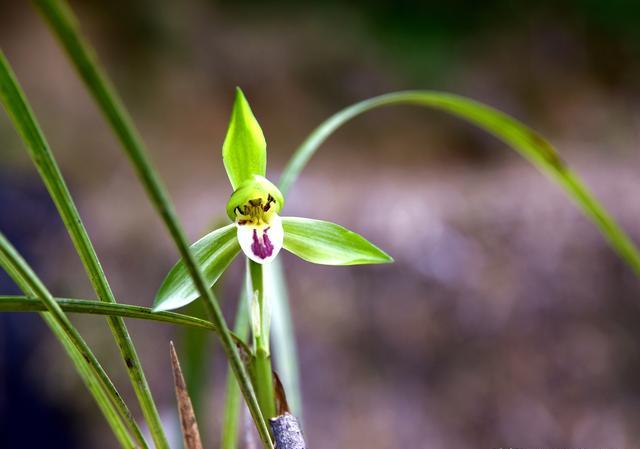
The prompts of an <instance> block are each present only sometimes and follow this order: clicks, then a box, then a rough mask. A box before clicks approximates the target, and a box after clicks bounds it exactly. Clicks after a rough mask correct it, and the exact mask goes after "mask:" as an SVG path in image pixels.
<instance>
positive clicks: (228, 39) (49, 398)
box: [0, 0, 640, 449]
mask: <svg viewBox="0 0 640 449" xmlns="http://www.w3.org/2000/svg"><path fill="white" fill-rule="evenodd" d="M72 5H73V7H74V9H75V11H76V12H77V14H78V16H79V18H80V22H81V24H82V27H83V29H84V31H85V32H86V33H87V35H88V36H89V37H90V39H91V41H92V43H93V44H94V45H95V46H96V48H97V50H98V53H99V55H100V58H101V59H102V61H103V62H104V64H105V66H106V68H107V70H108V72H109V74H110V75H111V77H112V78H113V80H114V82H115V84H116V85H117V87H118V89H119V91H120V93H121V95H122V96H123V98H124V100H125V103H126V104H127V106H128V108H129V109H130V112H131V113H132V115H133V117H134V119H135V121H136V123H137V125H138V126H139V129H140V131H141V133H142V135H143V136H144V139H145V141H146V143H147V144H148V147H149V149H150V151H151V156H152V158H153V161H154V162H155V163H156V165H157V167H158V168H159V171H160V174H161V176H162V178H163V179H164V180H165V181H166V182H167V185H168V187H169V190H170V192H171V195H172V197H173V199H174V200H175V203H176V207H177V210H178V213H179V215H180V217H181V218H182V220H183V223H184V226H185V227H186V229H187V231H188V234H189V237H190V238H191V239H192V240H195V239H197V238H198V237H199V236H201V235H202V234H204V232H205V231H206V230H207V229H208V227H209V226H210V225H211V223H212V222H214V221H217V220H220V219H222V218H223V215H224V205H225V203H226V199H227V197H228V195H229V194H230V193H231V192H230V187H229V185H228V182H227V179H226V175H225V173H224V169H223V165H222V160H221V155H220V150H221V145H222V141H223V138H224V133H225V130H226V125H227V121H228V116H229V113H230V109H231V102H232V98H233V89H234V87H235V86H236V85H238V86H240V87H242V88H243V90H244V92H245V94H246V95H247V97H248V99H249V101H250V103H251V105H252V108H253V110H254V113H255V115H256V116H257V118H258V120H259V121H260V123H261V125H262V127H263V130H264V132H265V136H266V138H267V142H268V148H269V164H268V167H269V176H270V177H271V178H272V179H277V177H278V176H279V173H280V171H281V170H282V168H283V166H284V164H285V163H286V161H287V159H288V157H289V156H290V155H291V153H292V152H293V150H294V149H295V148H296V146H297V145H298V144H299V143H300V142H301V141H302V140H303V139H304V137H305V136H306V135H307V134H308V133H309V132H310V131H311V130H312V129H313V128H314V127H315V126H316V125H318V124H319V123H320V122H321V121H322V120H323V119H325V118H327V117H328V116H329V115H330V114H332V113H333V112H336V111H338V110H339V109H340V108H342V107H345V106H347V105H349V104H351V103H353V102H355V101H358V100H361V99H364V98H367V97H370V96H374V95H377V94H381V93H385V92H389V91H394V90H402V89H413V88H425V89H435V90H446V91H450V92H453V93H458V94H462V95H467V96H469V97H471V98H474V99H476V100H480V101H484V102H486V103H488V104H490V105H492V106H495V107H497V108H499V109H501V110H503V111H505V112H507V113H509V114H511V115H514V116H515V117H517V118H519V119H520V120H522V121H524V122H525V123H527V124H529V125H530V126H531V127H533V128H534V129H536V130H538V131H539V132H541V133H542V134H543V135H544V136H545V137H547V138H548V139H549V140H550V141H552V142H553V143H554V144H555V145H556V146H557V148H559V150H560V151H561V153H562V156H563V157H564V158H565V159H566V160H567V161H568V163H569V164H570V166H572V167H573V168H574V169H575V170H576V171H577V172H578V173H579V174H580V175H581V176H583V177H584V179H585V181H586V182H587V184H588V185H589V186H590V187H591V188H592V190H593V191H594V192H595V193H596V195H597V196H598V197H599V198H601V199H602V201H603V203H604V204H605V205H606V207H607V208H608V209H609V210H610V211H611V213H612V214H613V215H614V216H615V217H616V218H617V219H618V220H619V221H620V223H621V224H622V226H623V227H624V228H625V229H626V230H627V231H628V232H629V233H630V235H631V236H632V237H633V238H634V239H635V241H637V242H638V241H640V230H639V227H638V226H639V223H640V202H639V201H638V195H637V194H636V192H639V191H640V171H639V170H638V168H639V162H640V154H639V153H638V141H639V137H640V135H639V132H638V131H639V129H640V107H639V105H640V102H639V101H638V100H639V99H640V91H639V84H638V83H637V80H638V77H639V76H640V63H639V62H638V61H640V58H639V56H640V28H638V27H637V23H638V21H639V20H640V6H638V5H637V4H635V3H634V2H625V1H612V2H599V1H595V0H591V1H583V2H578V1H573V2H563V3H562V6H560V5H559V4H557V2H552V1H550V0H545V1H542V2H521V3H520V2H518V3H517V4H516V3H513V2H507V1H506V0H505V1H497V0H491V1H487V2H483V3H482V5H479V4H477V3H474V2H465V1H459V2H451V3H449V2H447V3H437V4H436V3H435V2H422V3H420V4H418V3H412V2H405V1H400V2H383V1H374V2H353V3H351V2H340V1H328V2H320V1H316V2H304V3H298V2H290V1H269V2H256V1H247V0H243V1H237V2H230V1H223V2H214V1H198V0H190V1H185V2H170V1H166V0H163V1H136V2H125V1H122V0H120V1H114V2H99V1H96V0H93V1H82V2H80V1H75V2H73V3H72ZM0 45H1V47H2V49H3V51H4V52H5V53H6V55H7V57H8V58H9V60H10V62H11V63H12V65H13V66H14V69H15V70H16V72H17V75H18V77H19V79H20V81H21V83H22V84H23V87H24V89H25V90H26V93H27V95H28V97H29V100H30V101H31V103H32V105H33V107H34V110H35V113H36V115H37V116H38V118H39V119H40V121H41V124H42V127H43V130H44V132H45V134H46V135H47V136H48V139H49V143H50V144H51V147H52V149H53V151H54V153H55V155H56V157H57V158H58V161H59V163H60V166H61V169H62V171H63V173H64V175H65V177H66V179H67V182H68V183H69V186H70V189H71V192H72V194H73V196H74V198H75V200H76V201H77V205H78V207H79V209H80V212H81V214H82V216H83V218H84V220H85V224H86V226H87V228H88V231H89V234H90V235H91V237H92V238H93V240H94V242H95V245H96V249H97V252H98V255H99V256H100V258H101V261H102V263H103V265H104V268H105V271H106V273H107V275H108V277H109V279H110V282H111V283H112V287H113V289H114V291H115V293H116V296H117V298H118V300H119V301H120V302H122V303H130V304H140V305H145V306H148V305H150V304H151V303H152V300H153V296H154V293H155V291H156V289H157V287H158V286H159V284H160V282H161V280H162V278H163V276H164V275H165V274H166V272H167V271H168V269H169V268H170V267H171V266H172V264H173V263H174V262H175V261H176V260H177V257H178V256H177V253H176V251H175V249H174V247H173V246H172V243H171V241H170V239H169V238H168V236H167V234H166V232H165V230H164V229H163V227H162V225H161V222H160V220H159V219H158V218H157V217H156V216H155V214H154V212H153V210H152V208H151V206H150V205H149V203H148V201H147V199H146V197H145V195H144V193H143V191H142V189H141V187H140V185H139V183H138V181H137V179H136V178H135V176H134V174H133V172H132V170H131V168H130V166H129V164H128V162H127V160H126V159H125V157H124V156H123V153H122V152H121V151H120V149H119V147H118V143H117V141H116V140H115V139H114V137H113V136H112V135H111V132H110V130H109V129H108V127H107V126H106V124H105V122H104V120H103V119H102V117H101V116H100V115H99V113H98V111H97V109H96V107H95V106H94V104H93V102H92V100H91V99H90V98H89V96H88V94H87V93H86V92H85V90H84V88H83V86H82V84H81V82H80V81H79V80H78V77H77V76H76V74H75V73H74V72H73V70H72V68H71V65H70V64H69V63H68V61H67V60H66V59H65V57H64V55H63V53H62V52H61V50H60V49H59V47H58V46H57V43H56V42H55V40H54V38H53V37H52V35H51V34H50V33H49V31H48V30H47V28H46V26H45V25H44V22H43V21H42V20H41V18H40V17H39V16H38V14H37V13H36V12H35V10H34V9H33V8H31V7H30V6H29V5H28V4H23V2H9V1H5V2H0ZM0 151H1V153H0V154H1V156H0V160H1V164H0V226H1V227H0V230H1V231H2V232H4V233H6V234H7V236H8V237H9V238H11V239H12V241H14V243H15V244H16V245H17V246H18V248H19V249H20V250H21V251H23V253H24V255H25V256H26V257H27V259H28V261H29V262H30V263H32V264H33V265H34V267H35V268H36V269H37V272H38V274H39V275H41V276H42V278H43V279H44V280H45V281H46V283H47V285H48V287H49V288H50V289H51V290H52V291H53V292H54V293H55V294H56V295H58V296H70V297H87V298H93V297H94V295H93V294H92V291H91V288H90V287H89V284H88V282H87V280H86V277H85V274H84V271H83V269H82V266H81V264H80V262H79V260H78V258H77V256H76V255H75V253H74V251H73V248H72V246H71V244H70V242H69V239H68V237H67V235H66V233H65V230H64V227H63V226H62V223H61V222H60V220H59V218H58V217H57V215H56V213H55V209H54V207H53V205H52V204H51V202H50V200H49V199H48V196H47V194H46V191H44V189H43V187H42V186H41V183H40V180H39V178H38V176H37V173H36V172H35V170H34V168H33V166H32V164H31V162H30V160H29V159H28V157H27V154H26V152H25V151H24V148H23V145H22V142H21V141H20V140H19V138H18V136H17V134H16V133H15V132H14V130H13V129H12V126H11V124H10V122H9V120H8V119H7V118H6V116H5V115H4V114H0ZM285 212H286V214H288V215H301V216H309V217H313V218H324V219H328V220H331V221H335V222H338V223H340V224H343V225H345V226H347V227H349V228H351V229H353V230H355V231H357V232H359V233H361V234H363V235H364V236H366V237H367V238H368V239H369V240H371V241H373V242H375V243H376V244H378V245H379V246H380V247H382V248H383V249H385V250H386V251H387V252H389V253H390V254H391V255H392V256H393V257H394V258H395V260H396V263H395V264H394V265H390V266H375V267H351V268H332V267H322V266H314V265H310V264H307V263H304V262H302V261H300V260H299V259H296V258H295V257H293V256H290V255H285V256H284V257H283V259H284V265H285V271H286V274H287V275H288V278H289V280H290V290H291V292H290V293H291V302H292V308H293V315H294V320H295V328H296V329H295V330H296V335H297V337H298V345H299V356H300V361H301V372H302V387H303V395H304V412H305V432H306V435H307V438H308V444H309V446H310V447H312V448H316V449H321V448H327V449H329V448H348V447H350V448H368V449H387V448H388V449H391V448H399V447H415V448H429V449H438V448H451V447H456V448H460V449H466V448H469V449H470V448H489V447H509V446H512V447H513V446H516V447H618V448H622V447H633V445H634V444H636V443H637V442H638V441H640V434H639V431H638V427H637V425H636V424H637V422H638V420H639V419H640V384H639V382H638V379H639V378H640V359H639V352H640V346H639V344H638V342H639V341H640V327H639V326H638V325H637V323H638V322H639V321H640V308H639V304H640V303H639V301H638V297H639V293H640V286H639V284H638V281H637V278H636V277H634V275H633V273H632V272H631V270H630V269H629V268H627V267H626V266H625V265H624V264H623V263H622V262H621V261H620V259H619V258H618V257H617V256H616V255H615V254H614V253H613V252H612V251H611V250H610V249H609V248H608V246H607V245H606V243H605V241H604V239H603V238H602V237H601V236H600V235H599V233H598V232H597V230H596V229H595V227H594V226H593V225H592V224H591V223H590V222H588V221H587V220H586V219H585V218H584V217H583V216H582V215H581V214H580V213H579V212H578V210H577V209H576V208H575V207H574V206H573V205H572V204H571V203H570V201H569V200H568V199H567V198H566V197H565V195H564V194H563V193H562V191H561V190H560V189H559V188H558V187H556V186H555V185H552V184H551V183H550V182H549V181H548V180H547V179H545V178H544V177H543V176H542V175H540V174H539V173H538V172H536V171H535V170H534V169H533V168H532V167H530V166H529V165H528V164H527V163H526V162H524V161H523V160H522V159H521V158H520V157H519V156H517V155H516V154H514V153H513V152H511V151H510V150H508V149H505V148H504V146H503V145H502V144H501V143H499V142H497V141H496V140H495V139H493V138H491V137H489V136H487V135H485V134H483V133H482V132H480V131H478V130H476V129H473V128H471V127H470V126H468V125H466V124H465V123H462V122H459V121H457V120H455V119H453V118H450V117H448V116H444V115H442V114H440V113H434V112H430V111H426V110H422V109H419V108H415V107H413V108H412V107H394V108H389V109H387V110H381V111H378V112H373V113H369V114H368V115H365V116H363V117H362V118H358V119H357V120H355V121H354V122H352V123H350V124H349V125H348V126H346V127H345V128H344V130H341V131H339V132H338V133H337V134H336V135H335V136H334V137H332V138H330V139H329V141H327V143H326V144H325V145H324V146H323V148H322V150H321V151H320V152H319V153H318V155H317V156H316V157H314V159H313V160H312V162H311V164H310V165H309V167H308V169H307V170H306V171H304V172H303V175H302V177H301V178H300V180H299V181H298V183H297V184H296V185H295V186H294V188H293V190H292V192H291V194H290V196H289V198H288V202H287V205H286V211H285ZM240 269H241V266H240V265H239V264H237V263H236V264H235V265H234V266H233V268H232V270H231V272H230V274H229V276H228V278H227V279H226V280H225V282H224V285H223V286H222V291H221V292H220V296H221V297H222V298H223V300H224V309H225V312H226V313H227V316H228V317H229V318H231V317H232V315H233V311H234V308H235V298H236V296H237V293H238V290H239V286H240ZM2 276H3V277H0V287H1V290H0V294H10V293H15V292H16V290H15V287H14V286H12V285H11V283H10V282H9V281H8V279H7V278H6V277H4V275H2ZM193 312H194V313H197V312H198V311H197V310H194V311H193ZM73 319H74V322H75V323H77V325H78V326H79V328H80V329H81V331H82V332H83V335H85V336H86V338H87V340H88V341H89V342H90V343H91V345H92V347H94V349H95V350H96V352H97V353H98V355H99V356H100V358H101V359H102V360H104V361H105V364H106V365H107V366H108V367H109V372H110V374H112V375H113V377H114V378H115V380H116V383H117V384H118V386H119V387H120V389H121V390H122V391H123V392H124V394H125V395H126V396H127V397H128V398H130V401H129V402H130V403H131V404H132V407H133V408H134V410H135V411H136V413H138V410H137V408H136V407H135V406H134V405H135V404H134V403H135V399H134V398H133V395H132V393H131V390H130V387H129V385H128V379H127V376H126V374H125V372H124V370H123V367H122V363H121V362H120V361H119V360H118V353H117V349H116V348H115V345H114V344H113V341H112V338H111V336H110V334H109V332H108V330H107V327H106V325H105V322H104V320H103V319H101V318H98V317H83V316H74V317H73ZM129 325H130V329H131V332H132V334H133V337H134V340H135V342H136V344H137V345H139V347H140V354H141V357H142V361H143V365H144V367H145V369H146V371H147V374H148V377H149V380H150V382H151V385H152V389H153V392H154V394H155V396H156V397H157V399H158V402H159V404H160V407H161V410H162V414H163V416H164V417H165V418H166V419H167V422H172V423H173V422H175V421H174V414H175V404H174V399H173V393H172V383H171V382H172V380H171V374H170V369H169V359H168V340H169V339H170V338H174V339H176V338H177V339H178V340H179V341H181V342H183V343H184V344H183V349H182V354H185V352H187V351H188V350H189V349H188V348H189V347H190V346H189V345H188V341H189V338H188V337H186V336H184V335H182V331H181V330H179V329H176V328H174V327H172V326H169V325H165V324H158V323H146V322H139V321H135V322H134V321H130V322H129ZM209 343H210V345H209V346H207V349H206V350H205V352H206V353H207V357H204V358H202V360H197V359H196V361H195V362H194V363H195V366H201V367H205V368H206V371H205V372H204V373H203V372H202V371H198V370H197V369H195V368H193V367H191V368H189V369H190V372H189V374H190V375H191V377H192V379H196V380H197V379H198V378H200V379H202V378H203V379H204V383H203V385H204V386H203V387H202V389H198V390H197V391H198V397H197V398H196V400H197V402H198V404H199V407H200V416H199V419H200V426H201V428H203V431H204V432H205V433H206V435H207V445H208V447H214V445H217V444H218V440H217V438H218V429H219V427H220V413H221V406H222V401H223V395H224V376H225V365H224V359H223V357H222V355H221V351H220V348H219V347H218V346H217V345H214V343H213V339H212V338H211V339H210V341H209ZM276 356H277V355H276ZM198 376H199V377H198ZM196 380H194V382H196ZM36 419H38V422H39V423H40V424H38V425H37V426H34V425H33V422H34V420H36ZM34 427H35V429H37V431H34ZM44 445H46V447H48V448H58V447H59V448H63V447H64V448H84V447H91V448H98V449H102V448H104V449H106V448H114V447H116V441H115V439H114V438H113V437H112V436H111V435H110V433H109V429H108V427H107V425H106V424H105V423H104V421H103V419H102V417H101V415H100V413H99V411H98V409H97V407H96V406H95V404H94V403H93V401H92V399H91V397H90V396H89V395H88V394H86V393H85V391H84V387H83V386H82V384H81V382H80V380H79V379H78V377H77V376H76V374H75V373H74V372H73V369H72V367H71V366H70V364H69V362H68V361H67V360H66V358H65V356H64V355H63V352H62V350H61V349H60V347H59V345H58V343H57V342H56V341H55V340H54V339H53V338H52V336H51V335H50V333H49V332H48V330H47V329H46V328H45V326H44V325H43V324H42V323H41V320H40V319H39V317H37V315H26V314H1V315H0V447H2V448H7V449H9V448H11V449H13V448H24V447H44Z"/></svg>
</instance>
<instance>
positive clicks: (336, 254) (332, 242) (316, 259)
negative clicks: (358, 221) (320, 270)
mask: <svg viewBox="0 0 640 449" xmlns="http://www.w3.org/2000/svg"><path fill="white" fill-rule="evenodd" d="M282 225H283V227H284V248H285V249H286V250H287V251H290V252H292V253H293V254H295V255H296V256H298V257H300V258H301V259H304V260H306V261H308V262H313V263H317V264H322V265H365V264H375V263H390V262H393V259H392V258H391V257H390V256H389V255H388V254H387V253H385V252H384V251H382V250H381V249H379V248H378V247H376V246H374V245H373V244H372V243H369V242H368V241H367V240H366V239H365V238H364V237H362V236H361V235H359V234H356V233H355V232H352V231H349V230H348V229H346V228H343V227H342V226H340V225H337V224H335V223H330V222H328V221H322V220H312V219H310V218H299V217H282Z"/></svg>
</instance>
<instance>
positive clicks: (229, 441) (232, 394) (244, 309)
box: [220, 270, 251, 449]
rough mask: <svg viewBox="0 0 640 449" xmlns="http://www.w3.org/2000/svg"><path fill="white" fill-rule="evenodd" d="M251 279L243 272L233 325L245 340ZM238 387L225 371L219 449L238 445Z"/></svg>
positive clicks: (238, 334) (237, 333) (228, 448)
mask: <svg viewBox="0 0 640 449" xmlns="http://www.w3.org/2000/svg"><path fill="white" fill-rule="evenodd" d="M250 284H251V280H250V278H249V272H248V270H247V272H246V273H245V282H244V284H243V288H242V292H241V293H240V298H239V299H238V306H237V311H236V319H235V323H234V325H233V331H234V332H235V334H236V335H237V336H238V337H239V338H241V339H243V340H244V341H245V342H246V341H247V339H248V338H249V327H250V326H249V298H248V295H249V292H250V290H251V288H250V287H249V285H250ZM240 405H241V402H240V389H239V388H238V382H237V381H236V379H235V377H234V376H233V373H232V372H231V371H229V372H228V373H227V385H226V390H225V397H224V412H223V413H224V414H223V418H222V437H221V444H220V447H221V449H236V448H237V447H238V424H239V418H240Z"/></svg>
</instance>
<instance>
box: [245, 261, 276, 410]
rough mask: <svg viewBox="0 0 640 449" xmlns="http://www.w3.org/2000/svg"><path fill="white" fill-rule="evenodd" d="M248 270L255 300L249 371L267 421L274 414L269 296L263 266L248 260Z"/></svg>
mask: <svg viewBox="0 0 640 449" xmlns="http://www.w3.org/2000/svg"><path fill="white" fill-rule="evenodd" d="M249 271H250V273H251V285H252V288H253V295H254V299H253V301H255V303H254V307H253V308H252V322H253V337H254V358H253V360H252V362H251V363H252V367H251V368H252V369H251V371H252V374H253V379H254V386H255V390H256V396H257V398H258V404H259V405H260V410H261V411H262V415H263V416H264V419H265V420H266V421H268V420H269V419H270V418H273V417H275V415H276V403H275V396H274V390H273V374H272V370H271V355H270V353H269V304H268V300H269V298H268V296H265V294H264V282H263V266H262V265H260V264H258V263H256V262H254V261H250V262H249ZM256 305H257V307H256Z"/></svg>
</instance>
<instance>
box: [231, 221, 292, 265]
mask: <svg viewBox="0 0 640 449" xmlns="http://www.w3.org/2000/svg"><path fill="white" fill-rule="evenodd" d="M236 229H237V235H238V243H240V247H241V248H242V252H244V254H245V255H246V256H247V257H248V258H249V259H251V260H253V261H254V262H257V263H260V264H262V263H268V262H270V261H272V260H273V259H274V258H275V257H276V256H277V255H278V253H279V252H280V250H281V249H282V245H283V244H284V229H283V228H282V219H281V218H280V216H278V214H273V215H272V216H271V217H270V220H269V222H268V223H263V224H261V225H258V226H256V225H254V224H248V223H247V224H245V223H242V222H241V220H237V221H236Z"/></svg>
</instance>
